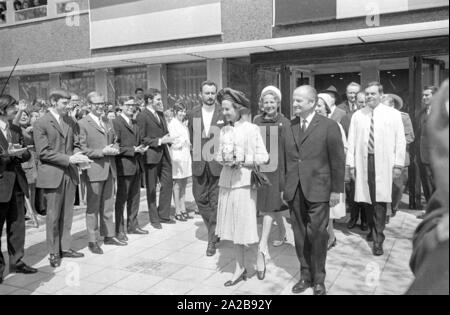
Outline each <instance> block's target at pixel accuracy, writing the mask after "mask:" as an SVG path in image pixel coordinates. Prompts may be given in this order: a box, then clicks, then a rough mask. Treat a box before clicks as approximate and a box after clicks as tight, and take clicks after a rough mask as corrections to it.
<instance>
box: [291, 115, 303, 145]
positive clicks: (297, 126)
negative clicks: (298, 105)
mask: <svg viewBox="0 0 450 315" xmlns="http://www.w3.org/2000/svg"><path fill="white" fill-rule="evenodd" d="M291 130H292V133H293V134H294V140H295V145H296V146H297V150H298V149H299V148H300V141H301V139H300V119H298V118H297V119H295V120H294V121H293V122H291Z"/></svg>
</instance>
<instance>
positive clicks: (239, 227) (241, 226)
mask: <svg viewBox="0 0 450 315" xmlns="http://www.w3.org/2000/svg"><path fill="white" fill-rule="evenodd" d="M256 198H257V191H256V190H253V189H251V188H250V187H241V188H233V189H231V188H224V187H220V190H219V204H218V209H217V226H216V234H217V236H218V237H220V238H221V239H222V240H228V241H232V242H233V243H234V244H239V245H250V244H255V243H258V242H259V237H258V224H257V221H256V220H257V219H256Z"/></svg>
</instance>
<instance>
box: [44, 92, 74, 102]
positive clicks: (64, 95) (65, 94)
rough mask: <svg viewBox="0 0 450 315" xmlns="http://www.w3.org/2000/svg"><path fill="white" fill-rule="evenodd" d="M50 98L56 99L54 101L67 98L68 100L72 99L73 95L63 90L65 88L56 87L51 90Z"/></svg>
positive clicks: (51, 99)
mask: <svg viewBox="0 0 450 315" xmlns="http://www.w3.org/2000/svg"><path fill="white" fill-rule="evenodd" d="M48 98H49V100H50V102H52V101H54V102H58V101H59V100H60V99H62V98H65V99H67V100H70V98H71V95H70V93H69V92H68V91H66V90H63V89H54V90H51V91H50V93H49V97H48Z"/></svg>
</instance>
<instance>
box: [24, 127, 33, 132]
mask: <svg viewBox="0 0 450 315" xmlns="http://www.w3.org/2000/svg"><path fill="white" fill-rule="evenodd" d="M25 131H26V132H27V133H31V132H33V126H30V127H28V128H27V129H25Z"/></svg>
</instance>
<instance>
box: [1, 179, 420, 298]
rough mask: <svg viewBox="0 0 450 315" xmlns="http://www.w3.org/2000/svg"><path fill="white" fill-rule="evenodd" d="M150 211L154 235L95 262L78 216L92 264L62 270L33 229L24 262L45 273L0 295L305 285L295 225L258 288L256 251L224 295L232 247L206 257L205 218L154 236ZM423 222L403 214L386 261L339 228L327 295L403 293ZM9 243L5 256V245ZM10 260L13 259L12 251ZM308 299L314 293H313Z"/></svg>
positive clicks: (243, 290) (16, 281) (219, 291)
mask: <svg viewBox="0 0 450 315" xmlns="http://www.w3.org/2000/svg"><path fill="white" fill-rule="evenodd" d="M189 190H190V187H188V191H189ZM143 192H144V191H143ZM144 195H145V194H144V193H143V194H142V196H144ZM187 200H188V207H189V208H191V209H193V208H195V204H194V203H193V198H192V194H190V193H189V194H188V198H187ZM146 209H147V206H146V202H145V198H144V197H143V198H142V199H141V213H140V216H139V217H140V222H141V224H142V225H144V227H145V228H146V229H148V230H149V231H150V234H149V235H144V236H135V235H129V239H130V241H129V245H128V246H127V247H120V248H119V247H110V246H103V250H104V251H105V254H104V255H101V256H98V255H93V254H92V253H91V252H90V251H89V250H88V248H87V244H88V241H87V235H86V231H85V220H84V214H83V211H82V210H80V209H79V210H78V211H77V212H76V215H75V219H74V224H73V229H72V231H73V236H74V241H73V245H74V246H73V247H74V249H77V250H80V251H81V252H82V253H84V254H85V255H86V257H85V258H82V259H64V260H63V263H62V266H61V267H60V268H57V269H53V268H51V267H50V266H49V263H48V257H47V253H46V245H45V226H41V227H40V228H39V229H28V230H27V239H26V257H25V261H26V262H27V263H28V264H30V265H32V266H34V267H35V268H38V269H39V272H38V273H37V274H35V275H31V276H30V275H27V276H25V275H16V274H8V270H7V271H6V273H5V275H4V277H5V281H4V283H3V285H0V295H5V294H19V295H29V294H57V295H66V294H68V295H70V294H75V295H79V294H82V295H85V294H89V295H91V294H100V295H116V294H117V295H123V294H125V295H137V294H144V295H153V294H177V295H178V294H182V295H184V294H187V295H241V294H242V295H248V294H250V295H254V294H255V295H279V294H291V289H292V286H293V285H294V284H295V283H296V282H297V281H298V280H299V263H298V260H297V257H296V254H295V249H294V247H293V245H292V244H293V234H292V229H291V227H290V224H289V223H288V241H289V243H288V244H286V245H284V246H282V247H278V248H274V247H272V246H271V247H270V248H269V251H270V260H268V263H267V275H266V279H265V280H264V281H259V280H258V279H257V277H256V275H255V264H256V249H257V247H256V246H252V247H250V248H249V249H248V251H247V256H246V257H248V260H247V262H246V266H247V270H248V272H249V274H250V278H249V279H248V280H247V281H245V282H241V283H239V284H238V285H236V286H234V287H231V288H225V287H224V283H225V282H226V281H227V280H230V279H231V276H232V271H233V269H234V264H233V263H232V260H233V249H232V244H231V243H229V242H221V243H220V245H219V248H218V252H217V254H216V255H215V256H214V257H206V255H205V251H206V246H207V241H206V240H207V238H206V229H205V227H204V225H203V223H202V219H201V218H200V216H198V215H196V216H195V219H193V220H190V221H188V222H182V223H181V222H178V223H177V224H175V225H163V230H155V229H153V228H152V227H151V226H150V225H148V213H147V212H146ZM416 215H417V213H416V212H410V211H408V212H406V211H405V212H403V211H400V212H399V213H398V214H397V216H396V217H395V218H393V219H391V223H390V224H389V225H388V227H387V230H386V242H385V245H384V248H385V255H384V256H381V257H374V256H373V255H372V254H371V247H370V244H368V243H367V242H366V241H365V233H363V232H361V231H360V230H359V229H358V228H356V229H354V230H352V231H348V230H347V228H346V227H345V226H346V225H345V221H346V220H342V223H339V222H338V223H337V224H336V236H337V239H338V245H337V247H335V248H334V249H332V250H331V251H330V252H329V255H328V259H327V278H326V286H327V289H328V293H329V294H333V295H341V294H345V295H353V294H372V295H373V294H403V293H404V292H405V291H406V290H407V288H408V287H409V285H410V284H411V282H412V279H413V276H412V274H411V271H410V269H409V266H408V263H409V257H410V255H411V247H412V246H411V238H412V235H413V232H414V229H415V228H416V226H417V225H418V223H419V222H420V221H419V220H417V219H416ZM288 221H289V220H288ZM260 228H261V225H260ZM276 235H278V230H277V227H276V226H274V228H273V229H272V235H271V240H273V239H274V238H275V237H276ZM271 243H272V242H271V241H270V244H271ZM2 244H3V248H2V249H3V251H5V250H6V240H5V239H4V238H3V239H2ZM4 255H5V258H6V259H7V253H6V252H4ZM6 261H8V260H6ZM305 294H306V295H308V294H312V290H311V291H307V292H305Z"/></svg>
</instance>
